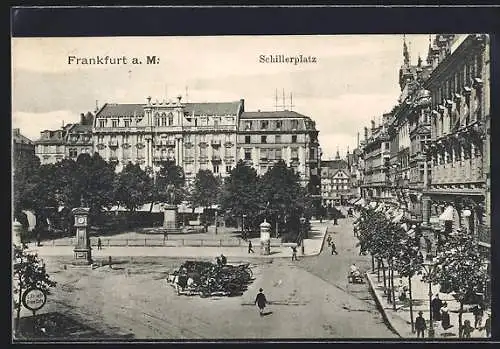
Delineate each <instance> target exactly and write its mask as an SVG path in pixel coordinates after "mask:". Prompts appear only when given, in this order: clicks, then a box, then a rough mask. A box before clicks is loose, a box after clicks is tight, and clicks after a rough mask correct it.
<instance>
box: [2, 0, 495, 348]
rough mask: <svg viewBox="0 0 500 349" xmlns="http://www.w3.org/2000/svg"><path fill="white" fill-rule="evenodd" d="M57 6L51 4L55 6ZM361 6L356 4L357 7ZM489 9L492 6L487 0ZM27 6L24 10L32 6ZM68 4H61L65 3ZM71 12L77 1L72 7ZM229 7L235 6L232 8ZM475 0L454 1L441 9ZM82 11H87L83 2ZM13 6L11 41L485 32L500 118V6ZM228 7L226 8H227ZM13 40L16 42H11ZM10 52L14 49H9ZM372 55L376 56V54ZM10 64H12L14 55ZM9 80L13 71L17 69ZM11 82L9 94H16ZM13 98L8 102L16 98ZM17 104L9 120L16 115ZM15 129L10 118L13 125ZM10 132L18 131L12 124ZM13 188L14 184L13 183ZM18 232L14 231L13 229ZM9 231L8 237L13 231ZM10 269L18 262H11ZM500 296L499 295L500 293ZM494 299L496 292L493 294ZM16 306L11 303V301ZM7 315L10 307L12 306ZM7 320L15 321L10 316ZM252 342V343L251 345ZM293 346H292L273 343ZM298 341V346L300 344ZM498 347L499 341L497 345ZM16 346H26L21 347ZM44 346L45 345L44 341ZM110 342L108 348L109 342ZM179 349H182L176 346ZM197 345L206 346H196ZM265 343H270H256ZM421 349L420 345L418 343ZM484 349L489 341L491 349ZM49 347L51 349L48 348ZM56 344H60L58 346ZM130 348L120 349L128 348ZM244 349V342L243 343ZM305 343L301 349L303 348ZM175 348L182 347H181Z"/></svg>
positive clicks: (373, 342)
mask: <svg viewBox="0 0 500 349" xmlns="http://www.w3.org/2000/svg"><path fill="white" fill-rule="evenodd" d="M50 2H51V1H46V2H44V5H48V3H50ZM356 2H358V1H351V2H350V3H351V4H354V3H356ZM481 2H482V3H488V2H487V1H486V2H485V1H481ZM28 3H29V1H28V2H24V5H26V4H28ZM60 3H61V2H59V4H60ZM66 3H68V5H69V4H70V2H68V1H66ZM226 3H227V2H226ZM445 3H447V4H455V5H458V4H459V3H463V4H467V1H463V2H462V1H446V2H441V5H444V4H445ZM79 5H82V3H80V4H79ZM184 5H185V7H172V6H170V7H90V8H89V7H71V8H68V7H50V8H49V7H15V8H13V7H11V8H10V34H11V37H49V36H50V37H63V36H75V37H76V36H167V35H183V36H189V35H261V34H262V35H264V34H266V35H283V34H289V35H291V34H295V35H305V34H309V35H310V34H325V35H326V34H399V33H408V34H411V33H452V32H453V33H468V32H482V33H489V34H490V35H491V52H492V63H493V64H492V73H491V76H492V81H491V114H496V111H497V110H498V109H499V108H498V101H497V100H496V99H495V98H494V96H497V95H498V91H499V86H498V63H497V57H500V55H499V51H498V50H499V47H500V45H499V44H498V40H499V37H500V35H499V33H498V32H499V29H500V7H492V6H481V7H476V6H470V5H469V6H455V7H450V6H439V7H436V6H432V7H430V6H418V7H409V6H405V7H401V6H397V5H394V4H393V5H392V6H378V7H368V6H359V5H358V6H356V7H353V6H351V7H348V6H345V5H344V6H341V7H338V6H332V5H328V6H319V5H316V6H315V7H275V6H273V7H256V6H252V7H219V6H218V7H205V6H203V7H189V6H187V7H186V5H188V4H186V2H184ZM219 5H221V3H219ZM9 41H10V40H9ZM7 52H9V53H10V43H9V47H8V48H7ZM368 54H369V53H368ZM8 56H9V59H10V55H8ZM8 74H9V76H10V74H11V71H10V69H9V72H8ZM10 87H11V86H10V81H9V87H8V88H10ZM9 97H10V96H8V98H9ZM10 103H11V100H10V98H9V100H8V101H7V103H6V104H5V105H6V106H7V108H6V109H7V113H6V115H11V108H10V107H11V104H10ZM6 121H7V122H9V123H10V121H11V120H10V118H9V119H7V120H6ZM6 126H10V125H6ZM496 128H497V127H496V123H495V122H493V123H492V131H493V132H492V133H493V134H495V133H497V132H496V131H495V130H496ZM4 130H6V133H7V132H9V133H8V134H7V135H8V137H5V138H4V139H5V140H9V142H8V143H7V144H6V146H5V147H4V149H6V150H7V151H9V156H10V131H9V130H10V129H9V127H6V128H4ZM494 145H495V137H494V136H493V135H492V149H495V146H494ZM491 158H492V159H491V167H492V178H494V177H495V176H494V174H495V173H498V164H497V161H496V160H495V157H494V156H491ZM9 184H10V181H9ZM491 189H492V222H491V223H492V231H493V235H492V244H491V246H492V248H491V250H492V251H496V250H497V249H498V243H497V240H498V239H497V238H496V236H495V233H496V232H495V228H494V227H497V226H500V224H497V223H500V222H499V220H500V217H499V216H498V215H496V214H495V201H496V200H495V198H496V196H495V194H494V192H495V190H496V186H495V181H494V180H492V185H491ZM8 229H9V230H10V227H9V228H8ZM7 231H8V230H7ZM7 263H10V261H7ZM499 271H500V264H499V257H497V256H496V255H495V253H492V288H493V290H498V289H499V287H498V286H497V283H498V281H497V278H496V277H495V276H496V275H497V274H498V273H499ZM497 293H498V292H497ZM493 294H495V292H494V291H493ZM5 299H6V300H7V302H8V304H9V305H10V303H11V296H10V294H8V296H7V297H6V298H5ZM498 304H499V302H498V301H497V300H496V299H495V298H493V300H492V308H493V309H494V310H493V311H494V313H495V314H499V313H500V311H498V309H499V305H498ZM7 308H10V307H9V306H8V307H7ZM6 314H9V313H8V312H6ZM492 333H493V336H494V338H495V339H496V340H498V338H499V336H500V321H496V319H493V329H492ZM244 342H249V341H244ZM274 342H278V343H279V342H281V344H283V342H285V340H280V341H273V343H274ZM294 342H295V341H294ZM315 342H317V345H324V344H327V343H335V344H339V345H343V344H344V343H352V344H360V343H370V344H369V345H370V346H375V347H377V346H379V345H380V346H384V347H385V346H386V345H388V344H389V345H391V344H396V345H398V346H399V345H401V344H402V343H405V345H413V344H416V345H423V344H425V345H426V346H431V347H433V346H437V345H439V346H440V347H441V346H443V345H455V344H457V342H451V341H443V342H441V341H439V342H438V341H436V342H408V341H407V340H401V341H391V342H383V340H368V339H364V340H339V341H335V340H333V341H331V342H327V341H324V340H317V341H315ZM489 342H490V343H491V342H492V341H489ZM16 343H22V342H18V341H16ZM36 343H37V344H42V343H43V342H36ZM104 343H105V342H104ZM132 343H135V344H141V345H142V344H143V343H165V341H161V342H160V341H146V342H145V341H133V342H132ZM175 343H182V342H179V341H176V342H175ZM189 343H195V344H194V345H197V344H201V343H203V342H197V341H196V342H195V341H190V342H189ZM254 343H255V344H264V343H268V341H255V342H254ZM417 343H418V344H417ZM458 343H460V345H475V344H478V343H479V341H470V342H458ZM483 343H484V342H483ZM47 344H48V343H47ZM51 344H52V345H53V344H54V342H51ZM124 344H128V343H126V342H123V343H119V345H120V346H123V345H124ZM220 344H236V343H235V342H234V341H220V342H219V341H218V342H217V343H216V345H220ZM238 344H239V345H241V344H242V343H241V342H238ZM303 344H305V343H300V344H293V345H294V346H295V345H303ZM174 345H175V344H174Z"/></svg>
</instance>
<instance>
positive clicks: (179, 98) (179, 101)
mask: <svg viewBox="0 0 500 349" xmlns="http://www.w3.org/2000/svg"><path fill="white" fill-rule="evenodd" d="M181 99H182V96H181V95H178V96H177V102H178V103H179V104H181Z"/></svg>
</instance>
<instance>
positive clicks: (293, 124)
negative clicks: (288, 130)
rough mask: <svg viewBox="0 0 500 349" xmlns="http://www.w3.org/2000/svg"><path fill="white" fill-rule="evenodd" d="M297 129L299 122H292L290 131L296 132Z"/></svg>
mask: <svg viewBox="0 0 500 349" xmlns="http://www.w3.org/2000/svg"><path fill="white" fill-rule="evenodd" d="M298 127H299V120H292V129H293V130H296V129H297V128H298Z"/></svg>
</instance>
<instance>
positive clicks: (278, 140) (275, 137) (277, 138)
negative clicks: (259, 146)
mask: <svg viewBox="0 0 500 349" xmlns="http://www.w3.org/2000/svg"><path fill="white" fill-rule="evenodd" d="M274 143H281V135H276V136H274Z"/></svg>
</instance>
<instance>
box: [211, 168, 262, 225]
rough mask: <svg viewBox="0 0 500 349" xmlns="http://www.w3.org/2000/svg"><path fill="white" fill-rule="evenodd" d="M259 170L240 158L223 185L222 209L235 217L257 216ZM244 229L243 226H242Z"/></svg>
mask: <svg viewBox="0 0 500 349" xmlns="http://www.w3.org/2000/svg"><path fill="white" fill-rule="evenodd" d="M257 184H258V177H257V171H255V169H253V168H252V167H250V166H247V165H246V164H245V163H244V162H243V161H242V160H240V161H239V162H238V163H237V164H236V167H234V168H233V169H232V171H231V174H230V176H229V177H227V178H226V180H225V182H224V186H223V192H222V200H221V206H222V209H223V210H225V211H226V212H229V214H231V215H233V216H235V217H241V218H242V219H243V215H245V214H246V215H247V216H252V217H253V216H255V215H257V214H258V212H259V209H260V208H259V205H260V200H259V193H258V191H257ZM242 229H243V226H242Z"/></svg>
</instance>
